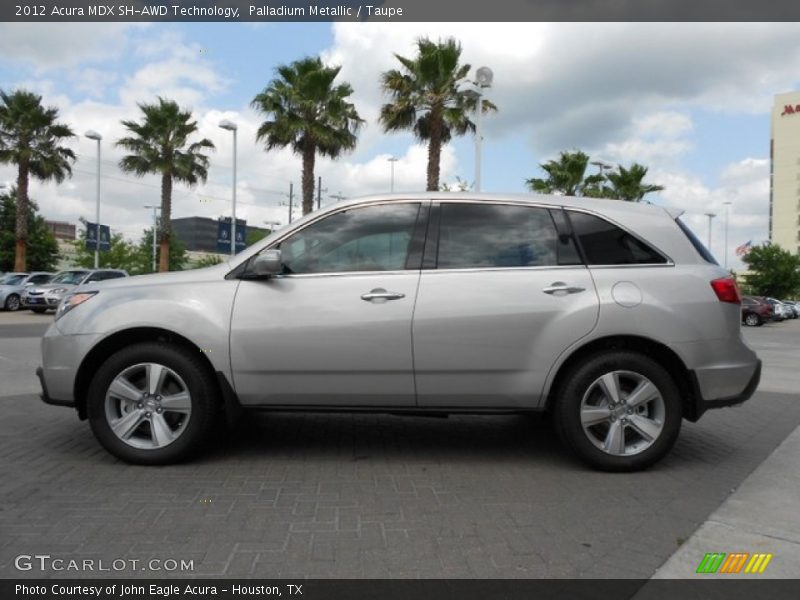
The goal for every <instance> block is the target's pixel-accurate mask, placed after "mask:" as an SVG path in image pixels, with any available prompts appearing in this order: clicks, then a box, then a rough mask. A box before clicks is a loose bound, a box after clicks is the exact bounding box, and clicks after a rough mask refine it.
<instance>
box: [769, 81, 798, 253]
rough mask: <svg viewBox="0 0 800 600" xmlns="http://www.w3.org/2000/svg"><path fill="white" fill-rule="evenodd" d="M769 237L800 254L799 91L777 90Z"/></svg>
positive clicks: (773, 241) (774, 116)
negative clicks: (781, 92) (784, 91)
mask: <svg viewBox="0 0 800 600" xmlns="http://www.w3.org/2000/svg"><path fill="white" fill-rule="evenodd" d="M769 239H770V241H771V242H772V243H773V244H777V245H779V246H781V247H782V248H783V249H784V250H788V251H790V252H792V253H797V254H800V92H789V93H787V94H778V95H777V96H775V104H774V105H773V107H772V140H771V142H770V190H769Z"/></svg>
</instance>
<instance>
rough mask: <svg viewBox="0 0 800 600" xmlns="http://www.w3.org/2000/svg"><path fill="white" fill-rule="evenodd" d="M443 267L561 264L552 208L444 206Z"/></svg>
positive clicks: (441, 232) (440, 260) (441, 227)
mask: <svg viewBox="0 0 800 600" xmlns="http://www.w3.org/2000/svg"><path fill="white" fill-rule="evenodd" d="M441 211H442V214H441V223H440V225H439V256H438V261H437V268H439V269H470V268H492V267H495V268H496V267H539V266H552V265H557V264H559V262H558V260H559V255H560V254H561V251H560V249H559V243H560V242H559V238H558V234H557V232H556V228H555V224H554V223H553V219H552V217H551V216H550V213H549V211H548V210H546V209H543V208H537V207H528V206H514V205H504V204H467V203H464V204H459V203H449V202H448V203H443V204H442V207H441Z"/></svg>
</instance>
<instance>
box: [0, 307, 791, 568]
mask: <svg viewBox="0 0 800 600" xmlns="http://www.w3.org/2000/svg"><path fill="white" fill-rule="evenodd" d="M51 319H52V317H51V316H41V315H32V314H8V313H0V409H2V411H3V412H2V415H3V418H2V420H0V423H1V424H0V430H1V432H2V435H0V496H2V498H3V503H2V506H0V577H4V578H11V577H36V578H39V577H64V576H87V575H91V574H92V573H91V572H88V573H87V572H85V571H55V570H52V569H46V570H44V571H41V570H39V569H38V568H34V569H32V570H30V571H18V570H17V569H16V568H15V566H14V562H15V557H17V556H19V555H22V554H24V555H35V554H46V555H50V556H51V557H53V558H56V557H58V558H62V559H64V560H65V562H66V561H69V560H77V561H83V560H87V559H90V560H94V561H100V560H102V561H104V563H105V564H106V566H108V565H110V564H111V563H112V561H115V560H121V561H126V562H125V568H124V569H121V570H119V571H116V570H111V571H106V572H103V573H97V572H95V573H94V574H95V575H97V574H100V575H103V576H106V575H120V576H146V577H154V576H155V577H162V576H168V575H176V576H181V577H186V576H194V577H206V576H231V577H233V576H237V577H239V576H243V577H285V578H295V577H355V578H360V577H401V578H405V577H500V578H517V577H521V578H536V577H570V578H571V577H582V578H606V577H631V578H643V577H649V576H650V575H652V574H653V572H654V571H655V570H656V569H657V568H658V567H659V566H660V565H661V564H662V563H663V562H664V561H665V560H666V559H667V558H668V557H669V556H670V555H671V554H672V553H673V552H674V551H675V550H676V549H677V548H678V546H679V545H680V544H681V543H682V542H683V541H684V540H686V539H687V538H688V537H689V536H690V535H691V533H692V532H693V531H694V530H695V529H696V528H697V527H698V525H699V524H701V523H702V522H703V521H704V520H705V519H706V518H707V517H708V515H709V514H710V513H711V512H712V511H714V510H715V509H716V508H717V507H718V506H719V505H720V504H721V503H722V502H723V501H724V500H725V498H726V497H727V496H728V495H729V494H730V493H731V491H732V490H734V489H735V488H736V487H737V486H738V485H739V484H740V482H741V481H742V480H743V479H744V478H745V477H746V476H747V475H748V474H749V473H750V472H751V471H752V470H753V469H755V468H756V467H757V466H758V465H759V464H760V463H761V462H762V461H763V460H764V459H765V458H766V457H767V456H768V455H769V454H770V453H771V452H772V450H773V449H774V448H775V447H776V446H777V445H778V444H780V442H781V441H783V439H784V438H785V437H786V436H787V435H788V434H789V433H791V432H792V431H793V430H794V429H795V428H796V427H797V426H798V425H800V402H798V394H797V389H798V388H800V373H798V369H797V365H798V356H797V348H800V320H794V321H788V322H784V323H779V324H778V323H775V324H767V325H765V326H763V327H759V328H745V330H744V334H745V337H746V338H747V340H748V342H749V343H750V344H751V345H752V346H753V347H754V348H755V349H756V350H757V351H758V353H759V355H760V356H761V358H762V360H764V363H765V368H764V372H763V377H762V384H761V386H760V388H759V391H758V392H757V393H756V395H755V396H754V398H753V399H752V400H750V401H749V402H748V403H746V404H745V405H744V406H741V407H735V408H729V409H722V410H717V411H711V412H709V413H707V414H706V415H705V416H704V417H703V418H702V419H701V420H700V421H699V422H698V423H696V424H691V423H686V422H684V425H683V430H682V433H681V437H680V439H679V440H678V443H677V444H676V446H675V449H674V450H673V452H672V453H671V454H670V455H669V457H668V458H667V459H666V460H664V461H662V462H661V463H659V464H658V465H656V466H655V467H654V468H652V469H650V470H649V471H646V472H644V473H638V474H613V475H612V474H605V473H597V472H593V471H590V470H588V469H587V468H585V467H584V466H583V465H582V464H581V463H579V462H578V461H577V460H575V459H573V458H571V457H570V456H569V455H568V454H566V453H565V452H564V451H563V450H562V449H561V447H560V446H559V444H558V443H557V441H556V439H555V435H554V433H553V432H552V430H551V427H550V424H549V423H548V421H547V420H545V419H530V418H526V417H521V416H503V417H472V416H469V417H467V416H462V417H451V418H449V419H435V418H400V417H393V416H375V415H325V414H314V415H297V414H268V413H260V414H254V415H252V416H249V417H248V418H247V419H246V420H244V422H243V423H242V424H241V425H240V426H239V427H238V429H237V430H236V431H235V432H234V433H233V434H232V435H229V436H228V437H227V438H225V439H222V440H220V441H219V442H218V443H217V446H216V447H215V448H213V449H211V450H210V451H209V452H208V453H206V454H205V455H204V456H203V458H201V459H200V460H199V461H196V462H192V463H189V464H186V465H180V466H171V467H163V468H147V467H135V466H130V465H127V464H125V463H122V462H120V461H117V460H115V459H114V458H113V457H111V456H110V455H108V454H107V453H106V452H105V451H104V450H102V449H101V448H100V447H99V446H98V444H97V443H96V442H95V440H94V438H93V436H92V435H91V432H90V431H89V427H88V425H87V424H86V423H85V422H81V421H79V420H78V419H77V417H76V416H75V413H74V411H72V410H70V409H65V408H58V407H52V406H47V405H44V404H43V403H42V402H41V401H40V400H39V399H38V396H37V393H38V384H37V382H36V379H35V376H34V374H33V369H34V368H35V366H36V365H37V364H38V339H37V336H39V335H41V333H42V332H43V330H44V328H45V327H46V324H47V322H48V321H50V320H51ZM151 558H157V559H160V560H161V561H162V563H159V564H164V561H166V560H169V559H172V560H175V561H177V562H178V563H180V562H181V561H182V560H183V561H193V570H191V571H170V572H164V571H163V570H162V571H158V572H152V571H148V570H144V571H143V570H141V565H142V564H147V561H149V560H150V559H151ZM134 560H136V561H139V562H138V563H136V565H137V566H136V567H133V566H131V565H132V564H134V563H132V562H131V561H134ZM117 564H122V563H121V562H119V563H117ZM94 565H95V569H96V565H97V562H95V563H94Z"/></svg>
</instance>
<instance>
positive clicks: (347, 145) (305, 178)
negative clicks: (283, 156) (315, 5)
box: [251, 57, 364, 215]
mask: <svg viewBox="0 0 800 600" xmlns="http://www.w3.org/2000/svg"><path fill="white" fill-rule="evenodd" d="M340 70H341V67H338V66H336V67H327V66H325V65H323V64H322V60H321V59H320V58H319V57H307V58H303V59H301V60H297V61H294V62H293V63H291V64H289V65H281V66H279V67H278V68H277V69H276V71H277V77H276V78H274V79H273V80H272V81H270V82H269V84H268V85H267V87H265V88H264V90H263V91H262V92H261V93H260V94H258V95H257V96H256V97H255V98H253V101H252V103H251V105H252V106H253V108H255V109H256V110H257V111H259V112H260V113H262V114H263V115H265V116H267V120H266V121H264V122H263V123H262V124H261V126H260V127H259V128H258V133H257V134H256V139H257V140H258V141H263V142H264V143H265V145H266V149H267V150H272V149H273V148H284V147H286V146H289V147H291V149H292V150H293V151H294V152H295V153H296V154H299V155H300V156H301V157H302V160H303V175H302V189H303V214H304V215H306V214H308V213H310V212H311V211H312V210H314V163H315V160H316V155H317V153H319V154H321V155H323V156H329V157H330V158H337V157H338V156H339V155H340V154H341V153H342V152H344V151H346V150H352V149H353V148H355V146H356V140H357V137H356V136H357V134H358V131H359V129H360V127H361V125H362V123H364V120H363V119H362V118H361V117H360V116H359V115H358V111H356V107H355V106H354V105H353V104H352V103H351V102H350V101H349V100H348V98H349V97H350V95H352V93H353V88H352V87H351V86H350V84H349V83H339V84H334V80H335V79H336V77H337V76H338V75H339V71H340Z"/></svg>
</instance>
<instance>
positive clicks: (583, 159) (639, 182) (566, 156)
mask: <svg viewBox="0 0 800 600" xmlns="http://www.w3.org/2000/svg"><path fill="white" fill-rule="evenodd" d="M589 164H590V158H589V155H588V154H586V153H585V152H582V151H580V150H574V151H572V152H569V151H564V152H561V153H560V154H559V157H558V159H557V160H549V161H547V162H546V163H543V164H540V165H539V167H540V168H541V169H542V170H543V171H544V172H545V177H532V178H530V179H526V180H525V184H526V185H527V186H528V189H529V190H531V191H532V192H536V193H538V194H556V195H563V196H585V197H588V198H611V199H616V200H625V201H628V202H641V201H642V199H643V198H644V197H645V196H646V195H647V194H650V193H653V192H659V191H661V190H663V189H664V188H663V187H662V186H660V185H654V184H650V183H645V181H644V178H645V177H646V176H647V170H648V169H647V167H645V166H643V165H640V164H639V163H633V164H632V165H631V166H630V167H627V168H626V167H623V166H622V165H617V166H616V167H615V169H614V170H612V171H610V172H609V173H607V174H606V173H604V172H600V173H592V174H589V175H587V174H586V170H587V168H588V167H589Z"/></svg>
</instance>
